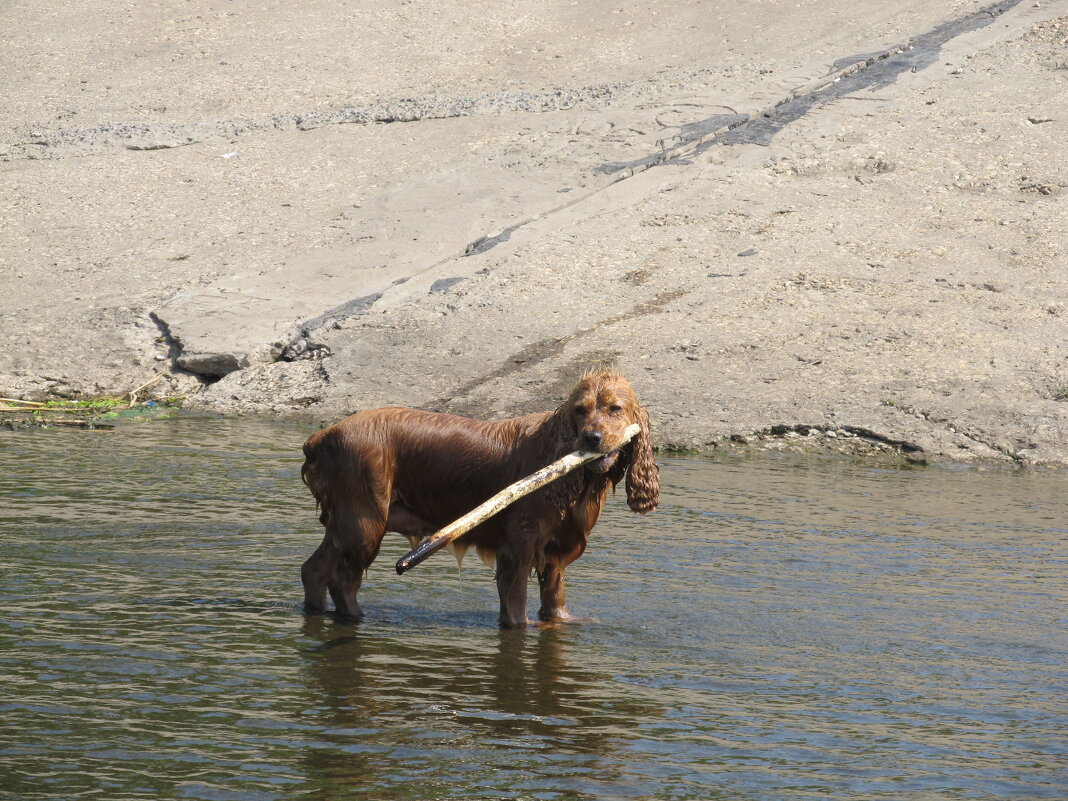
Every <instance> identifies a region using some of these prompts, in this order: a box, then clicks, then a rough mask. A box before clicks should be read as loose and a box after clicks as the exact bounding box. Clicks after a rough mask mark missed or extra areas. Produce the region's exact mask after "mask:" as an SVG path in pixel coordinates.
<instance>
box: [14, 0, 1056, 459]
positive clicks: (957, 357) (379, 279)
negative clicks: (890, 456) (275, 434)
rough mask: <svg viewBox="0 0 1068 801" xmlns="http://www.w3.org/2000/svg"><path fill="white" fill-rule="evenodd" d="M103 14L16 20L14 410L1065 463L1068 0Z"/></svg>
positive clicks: (200, 8) (22, 7) (43, 12)
mask: <svg viewBox="0 0 1068 801" xmlns="http://www.w3.org/2000/svg"><path fill="white" fill-rule="evenodd" d="M89 5H90V4H88V3H86V2H84V1H83V2H69V3H63V4H59V5H49V6H45V5H42V4H40V3H38V2H24V3H18V4H14V5H13V6H10V7H9V8H7V9H6V10H5V11H4V12H3V16H4V17H5V27H6V29H7V30H8V31H9V34H8V36H7V45H8V46H7V47H6V49H5V52H4V54H3V55H2V56H0V62H2V63H3V67H4V70H5V74H7V75H9V76H13V78H12V79H10V83H11V86H12V87H13V91H11V92H10V93H9V97H8V98H7V99H6V100H5V108H4V110H3V115H4V117H3V119H2V120H0V187H2V191H0V215H2V221H3V225H2V233H0V238H2V239H0V245H2V247H0V288H2V290H3V291H2V292H0V343H2V344H3V347H2V348H0V394H2V395H5V396H22V397H42V396H47V395H60V396H84V395H95V394H109V393H117V392H122V391H125V390H129V389H130V388H132V387H135V386H139V385H141V384H142V383H144V381H145V380H147V379H148V378H151V377H152V375H154V374H156V373H157V372H163V373H165V374H166V378H165V380H162V381H159V382H157V383H156V384H154V385H153V387H152V390H151V391H152V392H153V393H155V394H156V395H157V396H159V397H167V396H175V395H181V396H183V397H184V398H185V403H186V404H187V405H191V406H196V407H200V408H206V409H212V410H218V411H224V412H258V413H273V414H294V413H300V414H311V415H315V416H318V417H321V418H323V419H330V418H333V417H337V416H339V415H341V414H344V413H346V412H349V411H353V410H355V409H358V408H366V407H369V406H374V405H381V404H408V405H415V406H422V407H426V408H435V409H447V410H450V411H455V412H459V413H465V414H477V415H491V416H498V415H509V414H513V413H517V412H522V411H527V410H530V409H534V408H546V407H547V406H549V405H551V404H552V403H554V402H555V401H556V399H557V398H558V397H559V396H560V394H561V393H562V392H563V391H564V389H565V388H566V386H567V385H568V384H569V383H570V382H571V381H572V380H573V379H574V377H575V375H576V373H578V372H580V371H581V370H582V369H583V368H585V367H586V366H588V365H589V364H591V363H594V362H609V363H612V364H615V365H618V366H619V367H620V368H621V369H623V370H624V371H625V372H627V373H628V374H629V375H631V376H632V378H633V379H634V381H635V383H636V384H637V385H638V387H639V389H640V391H641V393H642V395H643V398H644V399H645V400H646V401H647V402H648V403H649V404H650V406H651V407H652V410H653V414H654V418H655V421H656V424H657V431H656V440H657V442H658V443H659V444H660V445H661V446H666V447H679V448H688V449H696V450H701V449H707V448H710V447H718V446H725V445H732V446H741V447H749V446H758V447H765V448H766V447H789V448H795V447H798V448H800V447H809V446H812V445H817V446H819V447H826V446H828V445H830V446H833V447H836V448H843V449H846V450H851V451H877V452H893V453H903V454H905V455H907V456H908V457H909V458H918V459H935V460H953V461H962V460H963V461H968V460H984V461H1005V462H1011V463H1018V464H1042V463H1048V464H1064V463H1066V462H1068V274H1066V267H1068V264H1066V261H1068V257H1066V252H1068V234H1066V232H1068V212H1066V201H1065V190H1066V187H1068V168H1066V166H1065V164H1066V163H1068V162H1066V160H1065V158H1064V146H1063V143H1064V142H1065V141H1068V2H1065V0H1060V1H1059V2H1052V3H1029V2H1028V3H1019V2H1002V3H998V4H993V5H990V4H984V3H979V2H935V3H920V2H896V3H892V4H886V3H875V2H859V3H855V4H852V5H851V6H850V7H849V8H848V9H844V8H842V7H841V5H840V4H834V3H829V2H824V1H822V0H821V1H819V2H809V3H804V4H796V5H794V4H791V5H789V6H783V5H781V4H769V3H757V2H753V3H743V4H739V3H731V4H726V3H721V2H697V0H694V2H688V3H671V4H667V3H655V2H654V3H648V2H642V3H606V2H591V3H583V4H581V5H579V4H572V3H562V2H545V3H541V4H535V5H531V4H530V3H525V4H519V3H494V4H488V3H475V4H465V5H463V6H462V7H460V6H456V5H455V4H445V3H440V2H416V3H406V4H401V5H397V4H386V3H362V4H360V5H359V6H358V7H353V6H352V5H346V4H341V3H328V2H320V3H309V4H302V5H301V7H300V10H299V13H298V11H297V10H296V8H295V7H294V9H286V8H273V9H257V10H248V9H240V8H238V9H235V8H234V7H233V6H232V4H229V3H224V2H220V0H196V1H195V2H191V3H187V4H186V5H185V6H184V7H183V9H182V13H181V14H178V13H177V12H165V11H160V10H158V9H153V8H148V7H141V6H136V5H134V4H118V5H115V4H112V5H111V6H109V9H108V10H107V11H106V12H101V13H97V12H94V13H88V12H89ZM93 8H95V6H94V7H93Z"/></svg>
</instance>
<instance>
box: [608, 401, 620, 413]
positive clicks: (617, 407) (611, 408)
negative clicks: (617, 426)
mask: <svg viewBox="0 0 1068 801" xmlns="http://www.w3.org/2000/svg"><path fill="white" fill-rule="evenodd" d="M608 411H610V412H612V413H613V414H614V413H615V412H621V411H623V407H622V406H620V405H619V404H618V403H613V404H612V405H611V406H609V407H608Z"/></svg>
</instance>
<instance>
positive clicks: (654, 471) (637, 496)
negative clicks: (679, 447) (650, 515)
mask: <svg viewBox="0 0 1068 801" xmlns="http://www.w3.org/2000/svg"><path fill="white" fill-rule="evenodd" d="M636 416H637V418H638V423H639V424H640V425H641V427H642V430H641V431H640V432H638V435H637V436H636V437H634V439H633V440H631V444H630V466H629V468H628V469H627V506H629V507H630V508H631V510H632V511H635V512H639V513H640V514H645V513H646V512H651V511H653V510H654V509H655V508H656V507H657V506H659V505H660V468H659V467H657V465H656V462H654V461H653V446H652V444H651V443H650V440H649V415H648V413H647V412H646V411H645V409H643V408H642V407H640V406H639V407H638V409H637V415H636Z"/></svg>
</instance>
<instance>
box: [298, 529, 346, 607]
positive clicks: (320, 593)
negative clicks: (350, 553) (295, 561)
mask: <svg viewBox="0 0 1068 801" xmlns="http://www.w3.org/2000/svg"><path fill="white" fill-rule="evenodd" d="M338 558H339V557H338V553H337V549H336V548H334V546H333V545H332V544H331V542H330V537H325V538H324V539H323V541H322V542H321V543H319V547H318V548H316V549H315V553H313V554H312V555H311V556H309V557H308V559H307V561H305V562H304V564H303V565H301V568H300V580H301V582H302V583H303V584H304V612H305V614H308V615H321V614H322V613H323V612H324V611H325V610H326V590H327V587H328V586H329V584H330V580H331V578H332V577H333V575H334V571H335V569H336V564H337V561H338Z"/></svg>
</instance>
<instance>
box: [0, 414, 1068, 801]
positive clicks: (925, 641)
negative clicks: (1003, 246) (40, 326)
mask: <svg viewBox="0 0 1068 801" xmlns="http://www.w3.org/2000/svg"><path fill="white" fill-rule="evenodd" d="M308 433H309V430H308V429H306V428H301V427H299V426H297V425H294V424H285V423H272V422H261V421H233V420H231V421H222V420H214V419H208V420H205V419H196V418H179V419H177V420H166V421H156V422H153V423H142V424H136V425H127V426H123V427H120V428H118V429H116V430H114V431H58V432H57V431H24V432H0V459H2V472H0V562H2V572H0V599H2V607H0V608H2V610H3V611H2V613H0V615H2V617H0V619H2V627H0V712H2V717H0V796H2V797H4V798H18V799H68V800H73V799H88V798H93V799H170V798H175V799H206V800H210V801H215V800H216V799H265V800H267V799H290V798H305V797H306V798H322V799H335V798H354V799H358V798H367V799H445V798H508V799H515V798H519V799H539V800H541V799H546V800H549V799H634V798H656V799H776V800H777V799H795V798H797V799H809V798H811V799H863V800H864V801H870V800H871V799H895V801H897V800H898V799H933V798H938V799H955V798H960V799H976V798H979V799H982V798H1006V799H1038V798H1058V799H1063V798H1066V797H1068V771H1066V759H1068V735H1066V732H1068V667H1066V666H1068V653H1066V652H1068V636H1066V630H1068V627H1066V620H1065V618H1066V610H1068V597H1066V596H1068V590H1066V567H1068V564H1066V562H1068V476H1066V475H1065V473H1063V472H1014V471H1009V470H990V471H977V470H953V469H935V468H924V469H894V468H890V467H878V466H873V465H871V464H870V463H868V464H861V463H856V462H851V461H843V460H834V459H826V458H801V457H793V458H786V457H773V456H769V457H761V458H755V459H733V458H725V459H717V460H703V459H696V458H695V459H686V458H664V459H662V460H661V461H662V477H663V481H664V498H663V506H662V508H661V510H660V511H659V512H657V513H656V514H654V515H652V516H650V517H647V518H639V517H637V516H635V515H631V514H630V513H629V512H627V511H626V507H625V504H624V503H623V500H622V497H617V498H615V499H613V501H612V502H611V503H610V507H609V509H608V510H607V511H606V514H605V515H604V516H603V517H602V521H601V523H600V524H599V525H598V527H597V529H595V531H594V540H593V543H592V544H591V547H590V550H589V551H588V552H587V554H586V556H584V557H583V558H582V559H581V560H580V561H579V562H577V563H576V564H575V565H574V566H573V567H572V569H571V571H570V595H569V601H570V603H569V606H570V607H572V611H574V612H575V613H577V614H583V615H589V616H592V617H593V618H595V621H593V622H587V623H584V624H581V625H573V626H566V627H561V628H557V629H550V630H543V631H538V630H531V631H526V632H515V631H504V632H502V631H499V630H498V629H497V628H496V626H495V620H496V592H495V590H494V587H493V582H492V574H491V572H490V571H489V570H488V569H487V568H485V567H484V566H483V565H481V563H479V562H478V560H477V559H475V558H474V557H473V556H472V557H471V558H469V559H468V560H467V561H466V562H465V563H464V565H463V569H462V570H461V571H458V569H457V566H456V564H455V562H453V560H452V559H451V557H449V556H448V555H447V554H444V553H442V554H439V555H438V556H436V557H434V558H432V559H431V560H430V561H429V562H427V563H426V564H424V565H422V566H421V567H419V568H417V569H415V570H413V571H412V572H411V573H409V574H407V575H405V576H403V577H399V576H397V575H396V574H395V573H394V572H393V562H394V561H395V560H396V558H397V557H399V556H400V555H401V554H403V553H404V552H405V551H406V550H407V543H406V542H405V541H404V540H403V539H401V538H400V537H391V538H389V539H387V545H386V546H385V547H384V548H383V551H382V555H381V557H380V559H379V561H378V562H377V563H376V564H375V565H374V567H373V568H372V570H371V572H370V574H369V576H368V580H367V581H366V582H365V584H364V589H363V592H362V594H361V599H362V601H363V604H364V607H365V609H366V611H367V613H368V614H367V618H366V620H365V621H363V622H362V623H361V624H359V625H351V624H347V623H342V622H338V621H335V620H332V619H330V618H329V617H326V618H310V619H307V618H305V617H304V616H303V615H302V613H301V610H300V608H299V605H298V604H299V601H300V599H301V589H300V579H299V566H300V563H301V562H302V561H303V559H304V558H305V557H306V556H307V555H308V554H310V552H311V551H312V549H313V548H314V547H315V545H316V544H317V542H318V540H319V538H320V536H321V534H320V529H319V526H318V523H317V521H316V515H315V512H314V509H313V504H312V500H311V497H310V495H309V494H308V493H307V490H306V489H305V488H304V487H303V486H302V485H301V483H300V480H299V477H298V470H299V466H300V447H299V446H300V443H301V442H302V440H303V439H304V437H305V436H306V435H307V434H308ZM532 603H533V600H532ZM532 611H533V610H532Z"/></svg>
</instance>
